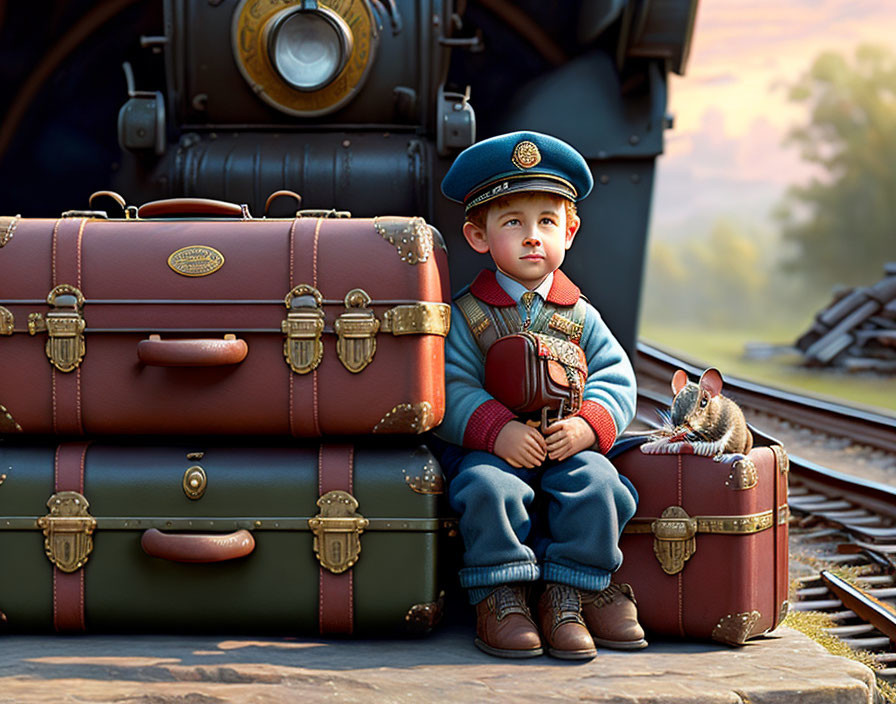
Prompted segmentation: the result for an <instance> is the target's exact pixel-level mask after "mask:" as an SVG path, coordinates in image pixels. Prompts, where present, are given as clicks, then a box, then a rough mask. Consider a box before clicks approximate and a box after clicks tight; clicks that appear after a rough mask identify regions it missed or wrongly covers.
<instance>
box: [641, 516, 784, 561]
mask: <svg viewBox="0 0 896 704" xmlns="http://www.w3.org/2000/svg"><path fill="white" fill-rule="evenodd" d="M782 509H783V511H784V512H785V513H784V515H786V512H787V506H786V504H785V505H784V506H782V507H779V509H778V520H779V521H780V520H781V515H782V514H781V510H782ZM774 514H775V511H774V510H773V509H769V510H768V511H762V512H760V513H749V514H745V515H742V516H693V517H691V516H688V514H687V513H686V512H685V510H684V509H683V508H682V507H681V506H669V508H667V509H666V510H665V511H663V515H662V516H660V517H659V518H633V519H632V520H631V521H630V522H629V524H628V525H627V526H626V527H625V529H624V532H625V533H642V534H643V533H653V553H654V554H655V555H656V559H657V560H659V563H660V566H661V567H662V568H663V572H665V573H666V574H678V573H679V572H681V571H682V570H683V569H684V563H685V562H687V561H688V560H689V559H690V558H691V556H692V555H693V554H694V552H696V550H697V537H696V536H697V533H711V534H715V535H752V534H753V533H761V532H762V531H764V530H768V529H770V528H773V527H774V525H775V515H774Z"/></svg>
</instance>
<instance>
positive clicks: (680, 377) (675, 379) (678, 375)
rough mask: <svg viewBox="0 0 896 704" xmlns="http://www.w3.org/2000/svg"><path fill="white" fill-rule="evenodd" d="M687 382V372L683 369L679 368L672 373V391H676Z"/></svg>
mask: <svg viewBox="0 0 896 704" xmlns="http://www.w3.org/2000/svg"><path fill="white" fill-rule="evenodd" d="M687 383H688V374H687V372H686V371H685V370H684V369H679V370H678V371H677V372H675V373H674V374H673V375H672V393H676V394H677V393H678V392H679V391H681V390H682V389H683V388H684V387H685V386H687Z"/></svg>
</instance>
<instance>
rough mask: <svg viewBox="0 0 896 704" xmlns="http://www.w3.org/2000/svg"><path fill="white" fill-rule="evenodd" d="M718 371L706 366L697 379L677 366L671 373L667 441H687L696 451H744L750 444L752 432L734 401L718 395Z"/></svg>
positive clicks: (719, 391)
mask: <svg viewBox="0 0 896 704" xmlns="http://www.w3.org/2000/svg"><path fill="white" fill-rule="evenodd" d="M722 386H723V381H722V374H721V372H719V370H718V369H716V368H714V367H710V368H709V369H707V370H706V371H704V372H703V374H702V375H701V376H700V381H699V382H698V383H696V384H695V383H694V382H692V381H688V375H687V372H685V371H684V370H683V369H679V370H678V371H676V372H675V374H674V375H673V376H672V391H673V392H674V394H675V397H674V398H673V399H672V409H671V413H670V420H671V422H672V426H673V428H674V431H673V435H672V437H671V438H669V441H670V442H674V441H681V440H687V441H690V442H691V444H692V445H693V446H694V451H695V452H696V453H698V454H701V455H703V454H705V455H721V454H736V453H740V454H744V455H745V454H747V453H749V452H750V450H751V449H752V447H753V434H752V433H751V432H750V429H749V428H748V427H747V421H746V418H744V413H743V411H742V410H741V409H740V406H738V405H737V404H736V403H735V402H734V401H732V400H731V399H730V398H728V397H727V396H723V395H722Z"/></svg>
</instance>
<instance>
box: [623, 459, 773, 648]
mask: <svg viewBox="0 0 896 704" xmlns="http://www.w3.org/2000/svg"><path fill="white" fill-rule="evenodd" d="M613 463H614V465H615V466H616V468H617V469H618V470H619V473H620V474H622V475H624V476H626V477H628V479H629V480H631V482H632V484H634V486H635V488H636V489H637V490H638V494H639V501H638V510H637V513H636V514H635V517H634V518H633V519H632V520H631V521H630V522H629V524H628V525H627V526H626V528H625V532H624V533H623V536H622V539H621V540H620V543H619V545H620V548H621V549H622V553H623V556H624V557H623V564H622V567H621V568H620V570H619V571H618V572H617V573H616V575H615V577H614V581H620V582H628V583H629V584H631V585H632V587H633V589H634V592H635V596H636V597H637V599H638V614H639V617H640V620H641V623H642V624H643V626H644V627H645V628H646V629H648V630H650V631H652V632H653V633H657V634H660V635H669V636H681V637H689V638H712V639H713V640H717V641H720V642H723V643H728V644H731V645H742V644H743V643H744V642H745V641H746V640H747V639H749V638H751V637H754V636H757V635H761V634H763V633H767V632H768V631H771V630H772V629H773V628H775V627H776V626H777V625H778V624H780V622H781V621H782V620H783V618H784V616H785V615H786V612H787V608H788V606H789V604H788V602H787V592H788V586H789V579H788V544H787V521H788V515H789V512H788V508H787V472H788V462H787V455H786V453H785V452H784V449H783V448H782V447H781V446H780V445H772V446H768V447H754V448H753V449H752V450H751V451H750V453H749V454H748V455H747V456H746V457H744V458H743V459H739V460H735V461H731V460H728V461H722V462H716V461H714V460H713V459H712V458H710V457H700V456H696V455H686V454H670V455H652V454H651V455H647V454H644V453H642V452H641V451H640V449H639V448H638V447H635V448H632V449H629V450H626V451H625V452H623V453H622V454H620V455H618V456H616V457H615V458H614V459H613Z"/></svg>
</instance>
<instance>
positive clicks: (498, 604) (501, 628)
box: [475, 584, 544, 658]
mask: <svg viewBox="0 0 896 704" xmlns="http://www.w3.org/2000/svg"><path fill="white" fill-rule="evenodd" d="M476 636H477V638H476V641H475V642H476V647H478V648H479V649H480V650H482V651H484V652H486V653H488V654H489V655H497V656H498V657H499V658H532V657H536V656H537V655H541V654H542V653H543V652H544V650H543V648H542V647H541V638H539V637H538V629H537V628H536V627H535V623H534V622H533V621H532V615H531V614H530V613H529V607H528V606H526V590H525V589H524V588H523V587H521V586H519V585H509V584H502V585H501V586H500V587H497V588H496V589H495V590H494V591H493V592H492V593H491V594H489V595H488V596H487V597H485V599H483V600H482V601H480V602H479V603H478V604H476Z"/></svg>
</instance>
